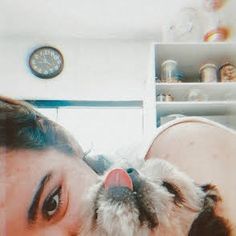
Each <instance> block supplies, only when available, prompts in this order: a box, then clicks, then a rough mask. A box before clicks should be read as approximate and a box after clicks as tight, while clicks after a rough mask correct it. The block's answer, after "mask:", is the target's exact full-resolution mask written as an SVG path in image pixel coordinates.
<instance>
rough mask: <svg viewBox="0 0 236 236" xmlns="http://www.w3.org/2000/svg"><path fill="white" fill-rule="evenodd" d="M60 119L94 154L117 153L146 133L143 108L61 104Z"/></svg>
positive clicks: (84, 147) (84, 148)
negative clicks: (144, 130) (67, 106)
mask: <svg viewBox="0 0 236 236" xmlns="http://www.w3.org/2000/svg"><path fill="white" fill-rule="evenodd" d="M58 123H60V124H61V125H63V126H64V127H65V128H66V129H67V130H68V131H69V132H70V133H71V134H72V135H73V136H74V137H75V138H76V139H77V140H78V142H79V143H80V144H81V146H82V148H83V150H84V151H88V150H90V149H91V152H92V153H93V154H97V153H114V151H115V150H117V149H119V148H124V147H128V146H129V145H132V144H133V143H136V142H138V141H139V140H140V139H141V138H142V136H143V110H142V108H111V107H109V108H104V107H102V108H59V109H58Z"/></svg>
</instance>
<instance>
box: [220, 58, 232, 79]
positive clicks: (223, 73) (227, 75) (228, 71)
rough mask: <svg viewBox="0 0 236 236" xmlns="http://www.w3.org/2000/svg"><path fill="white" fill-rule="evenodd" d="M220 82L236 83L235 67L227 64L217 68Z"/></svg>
mask: <svg viewBox="0 0 236 236" xmlns="http://www.w3.org/2000/svg"><path fill="white" fill-rule="evenodd" d="M219 73H220V81H221V82H236V67H235V66H234V65H233V64H231V63H229V62H227V63H224V64H223V65H222V66H221V67H220V68H219Z"/></svg>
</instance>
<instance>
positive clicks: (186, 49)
mask: <svg viewBox="0 0 236 236" xmlns="http://www.w3.org/2000/svg"><path fill="white" fill-rule="evenodd" d="M154 50H155V72H156V73H155V76H156V77H157V78H158V79H159V78H160V68H161V64H162V62H164V61H165V60H168V59H172V60H175V61H177V63H178V70H180V71H182V72H183V73H184V77H185V79H184V82H183V83H155V85H154V87H155V96H157V95H158V94H171V95H172V97H173V98H174V101H172V102H160V101H155V104H156V107H155V109H156V113H155V114H156V126H157V127H158V126H159V125H161V124H163V123H165V122H167V121H169V120H170V119H173V117H174V114H179V115H184V116H202V117H207V118H209V119H212V120H215V121H218V122H220V123H223V124H224V125H227V126H229V127H231V128H235V129H236V83H234V82H229V83H222V82H217V83H202V82H199V77H200V75H199V68H200V67H201V66H202V65H204V64H205V63H213V64H216V65H217V66H218V67H219V66H220V65H222V64H223V63H225V62H231V63H232V64H235V65H236V44H235V43H210V44H209V43H187V44H184V43H177V44H176V43H173V44H164V43H156V44H154ZM194 90H195V91H199V92H200V94H202V96H203V98H204V99H203V100H202V101H190V100H189V93H190V92H191V91H194Z"/></svg>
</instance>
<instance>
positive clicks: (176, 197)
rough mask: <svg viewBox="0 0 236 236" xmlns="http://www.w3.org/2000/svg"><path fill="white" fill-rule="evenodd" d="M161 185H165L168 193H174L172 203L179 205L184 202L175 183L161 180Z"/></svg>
mask: <svg viewBox="0 0 236 236" xmlns="http://www.w3.org/2000/svg"><path fill="white" fill-rule="evenodd" d="M162 186H163V187H165V188H166V189H167V191H168V192H169V193H171V194H173V195H174V203H175V204H176V205H180V204H181V203H183V202H184V197H183V195H182V193H181V191H180V189H179V188H178V187H177V186H176V185H174V184H171V183H169V182H166V181H163V183H162Z"/></svg>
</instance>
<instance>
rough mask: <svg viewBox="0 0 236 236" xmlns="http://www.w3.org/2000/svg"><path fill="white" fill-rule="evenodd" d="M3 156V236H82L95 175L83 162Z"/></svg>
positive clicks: (44, 155)
mask: <svg viewBox="0 0 236 236" xmlns="http://www.w3.org/2000/svg"><path fill="white" fill-rule="evenodd" d="M0 155H1V158H0V166H1V169H0V180H3V181H0V185H1V186H0V187H1V192H2V193H1V194H0V212H1V214H0V235H8V236H16V235H24V236H32V235H34V236H39V235H40V236H49V235H50V236H52V235H57V236H73V235H79V234H80V231H81V230H82V226H83V224H84V223H86V222H85V221H86V215H85V214H86V213H85V212H86V210H85V206H86V200H85V194H86V193H87V190H88V189H89V188H90V186H91V185H92V184H94V182H95V181H96V179H97V176H96V175H95V174H94V172H93V171H92V170H91V169H90V168H89V167H88V166H87V165H86V164H85V163H84V162H83V161H82V160H81V159H80V158H78V157H68V156H66V155H65V154H62V153H59V152H57V151H55V150H46V151H31V150H18V151H9V152H4V150H1V154H0ZM2 190H4V191H2Z"/></svg>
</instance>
